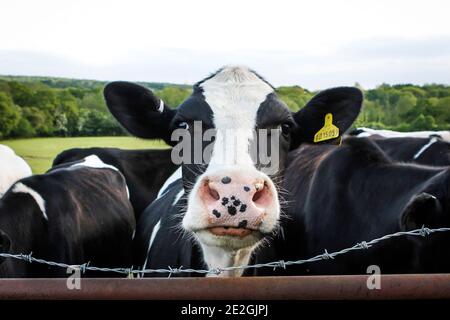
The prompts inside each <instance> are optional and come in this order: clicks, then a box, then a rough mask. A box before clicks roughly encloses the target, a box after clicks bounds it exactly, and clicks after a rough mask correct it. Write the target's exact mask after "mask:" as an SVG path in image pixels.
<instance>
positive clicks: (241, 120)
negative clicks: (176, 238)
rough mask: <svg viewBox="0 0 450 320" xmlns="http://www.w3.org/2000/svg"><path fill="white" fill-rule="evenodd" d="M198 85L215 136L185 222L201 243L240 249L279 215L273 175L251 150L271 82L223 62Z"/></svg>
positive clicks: (256, 238)
mask: <svg viewBox="0 0 450 320" xmlns="http://www.w3.org/2000/svg"><path fill="white" fill-rule="evenodd" d="M199 87H200V88H201V90H202V94H203V96H204V99H205V101H206V103H207V104H208V105H209V107H210V109H211V111H212V120H213V125H214V128H215V129H216V139H215V142H214V146H213V152H212V156H211V159H210V162H209V165H208V167H207V169H206V171H205V172H204V173H203V174H201V175H200V176H198V177H197V179H196V181H195V184H194V186H193V188H192V189H191V192H190V194H189V197H188V206H187V211H186V213H185V216H184V219H183V227H184V228H185V229H186V230H188V231H193V232H194V233H195V234H196V236H197V238H198V239H199V241H200V244H201V245H202V246H203V247H204V248H205V246H210V247H221V248H222V249H227V250H238V249H241V248H245V247H251V246H253V245H255V244H256V243H257V242H258V241H259V240H260V239H261V237H262V235H263V234H267V233H270V232H272V231H273V230H274V228H275V227H276V225H277V222H278V219H279V216H280V205H279V201H278V194H277V191H276V188H275V186H274V184H273V182H272V181H271V179H270V178H269V177H268V176H267V175H266V174H264V173H263V172H261V171H258V170H257V169H256V167H255V165H254V163H253V161H252V158H251V156H250V148H249V144H250V142H251V141H252V139H253V134H254V130H255V128H256V123H257V113H258V110H259V108H260V106H261V104H262V103H263V102H264V101H265V100H266V98H267V96H268V95H269V94H271V93H273V92H274V90H273V88H272V87H271V86H270V85H269V84H267V83H266V82H265V81H264V80H262V79H261V78H260V77H259V76H258V75H256V74H255V73H254V72H252V71H250V70H249V69H247V68H244V67H227V68H224V69H222V70H221V71H219V72H218V73H217V74H215V75H214V76H212V77H211V78H209V79H207V80H205V81H203V82H201V83H200V84H199Z"/></svg>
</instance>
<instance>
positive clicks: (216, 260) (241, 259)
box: [200, 242, 254, 277]
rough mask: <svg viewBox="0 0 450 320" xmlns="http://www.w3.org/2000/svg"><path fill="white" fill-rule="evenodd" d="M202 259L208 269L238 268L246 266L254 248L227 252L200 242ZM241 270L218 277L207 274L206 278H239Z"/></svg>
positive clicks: (224, 273) (227, 272)
mask: <svg viewBox="0 0 450 320" xmlns="http://www.w3.org/2000/svg"><path fill="white" fill-rule="evenodd" d="M200 246H201V248H202V251H203V259H204V261H205V263H206V265H207V266H208V268H209V269H214V268H226V267H238V266H245V265H248V263H249V261H250V257H251V253H252V251H253V250H254V247H247V248H243V249H240V250H237V251H228V250H225V249H223V248H220V247H216V246H208V245H205V244H203V243H201V242H200ZM243 272H244V271H243V269H238V270H234V271H225V272H223V273H221V274H219V275H215V274H208V275H207V277H217V276H218V277H240V276H242V273H243Z"/></svg>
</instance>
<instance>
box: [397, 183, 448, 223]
mask: <svg viewBox="0 0 450 320" xmlns="http://www.w3.org/2000/svg"><path fill="white" fill-rule="evenodd" d="M440 216H442V206H441V203H440V201H439V199H438V198H437V197H435V196H433V195H431V194H429V193H426V192H422V193H420V194H418V195H416V196H414V197H413V198H412V199H411V200H410V202H409V203H408V204H407V205H406V208H405V209H404V210H403V213H402V215H401V220H400V229H401V230H402V231H408V230H415V229H420V228H421V227H422V226H426V227H436V226H438V224H439V217H440Z"/></svg>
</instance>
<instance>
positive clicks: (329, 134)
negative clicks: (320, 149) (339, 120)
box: [314, 113, 339, 142]
mask: <svg viewBox="0 0 450 320" xmlns="http://www.w3.org/2000/svg"><path fill="white" fill-rule="evenodd" d="M337 137H339V128H338V127H336V126H335V125H334V124H333V115H332V114H331V113H327V114H326V115H325V124H324V126H323V128H322V129H320V130H319V131H317V133H316V134H315V135H314V142H320V141H325V140H330V139H334V138H337Z"/></svg>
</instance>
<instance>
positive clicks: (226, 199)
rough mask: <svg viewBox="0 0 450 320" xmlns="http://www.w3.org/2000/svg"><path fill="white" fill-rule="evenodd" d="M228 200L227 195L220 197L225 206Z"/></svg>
mask: <svg viewBox="0 0 450 320" xmlns="http://www.w3.org/2000/svg"><path fill="white" fill-rule="evenodd" d="M229 201H230V200H229V199H228V198H227V197H223V198H222V205H223V206H225V205H226V204H227V203H228V202H229Z"/></svg>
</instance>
